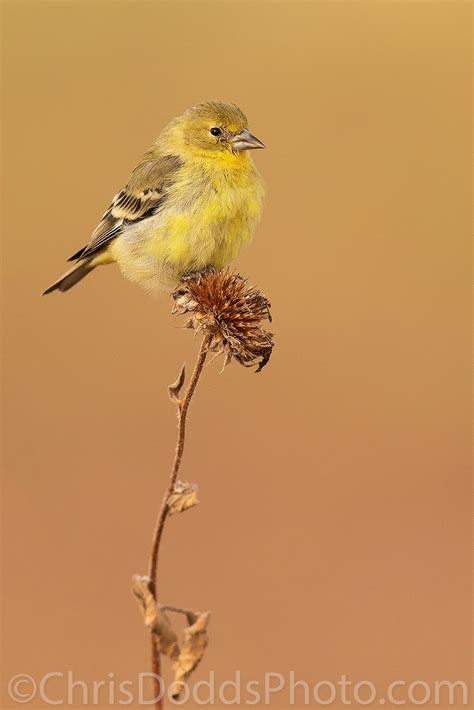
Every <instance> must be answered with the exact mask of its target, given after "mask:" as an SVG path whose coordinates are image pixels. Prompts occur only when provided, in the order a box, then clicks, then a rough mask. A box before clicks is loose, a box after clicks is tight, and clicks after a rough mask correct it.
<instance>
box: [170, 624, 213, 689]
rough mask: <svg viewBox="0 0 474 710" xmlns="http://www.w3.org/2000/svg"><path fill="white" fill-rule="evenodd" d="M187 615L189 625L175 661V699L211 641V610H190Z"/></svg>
mask: <svg viewBox="0 0 474 710" xmlns="http://www.w3.org/2000/svg"><path fill="white" fill-rule="evenodd" d="M186 616H187V619H188V623H189V626H187V627H186V629H185V630H184V634H183V642H182V644H181V651H180V654H179V656H178V658H177V659H176V660H175V661H174V663H173V671H174V681H173V684H172V686H171V695H172V697H173V698H175V699H176V698H178V697H179V696H180V694H181V692H182V690H183V684H184V681H185V680H186V678H188V677H189V675H190V674H191V673H192V672H193V671H194V669H195V668H196V667H197V666H198V664H199V662H200V661H201V659H202V657H203V655H204V651H205V650H206V647H207V644H208V643H209V637H208V635H207V626H208V623H209V619H210V616H211V612H210V611H204V612H202V613H193V612H188V614H187V615H186Z"/></svg>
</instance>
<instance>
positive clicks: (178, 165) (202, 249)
mask: <svg viewBox="0 0 474 710" xmlns="http://www.w3.org/2000/svg"><path fill="white" fill-rule="evenodd" d="M264 147H265V146H264V144H263V143H262V142H261V141H260V140H259V139H258V138H256V136H254V135H253V134H252V133H250V131H249V128H248V121H247V118H246V116H245V114H244V113H243V112H242V111H241V109H240V108H239V107H238V106H237V105H236V104H233V103H226V102H223V101H205V102H203V103H200V104H197V105H196V106H193V107H192V108H190V109H188V110H187V111H185V112H184V113H183V114H182V115H181V116H179V117H177V118H174V119H173V120H171V121H170V123H168V125H167V126H166V127H165V128H164V129H163V131H162V132H161V133H160V135H159V136H158V138H157V139H156V140H155V141H154V143H153V144H152V146H151V148H150V149H149V150H148V151H147V152H146V153H145V154H144V156H143V157H142V158H141V160H139V162H138V163H137V165H136V167H135V168H134V170H133V171H132V173H131V176H130V179H129V181H128V182H127V184H126V186H125V187H124V188H123V189H122V190H120V191H119V192H118V193H117V194H116V195H115V197H114V198H113V200H112V203H111V205H110V207H109V208H108V209H107V211H106V212H105V214H104V215H103V217H102V219H101V221H100V222H99V224H98V226H97V227H96V229H95V230H94V232H93V233H92V236H91V237H90V240H89V242H88V243H87V244H86V245H85V246H84V247H82V248H81V249H79V250H78V251H76V252H75V253H74V254H73V255H72V256H71V257H70V258H69V261H74V262H75V263H74V266H73V267H72V268H71V269H69V271H66V273H65V274H63V275H62V276H61V277H60V278H59V279H58V280H57V281H55V282H54V283H53V284H52V285H51V286H49V287H48V288H47V289H46V290H45V291H44V294H47V293H51V292H52V291H60V292H65V291H68V290H69V289H70V288H72V287H73V286H75V285H76V284H77V283H79V281H81V280H82V279H83V278H84V277H85V276H87V275H88V274H89V273H91V272H92V271H93V270H94V269H96V267H98V266H103V265H106V264H111V263H115V264H117V265H118V267H119V269H120V271H121V272H122V274H123V275H124V276H125V277H126V278H128V279H129V280H131V281H132V282H135V283H137V284H138V285H139V286H141V287H143V288H144V289H145V290H146V291H147V292H148V293H150V294H152V295H154V294H157V293H159V292H160V291H162V290H164V289H165V290H166V289H172V288H174V287H175V286H176V284H177V283H178V282H179V280H180V279H182V278H183V277H185V276H187V275H189V274H192V275H195V274H199V273H201V272H203V271H206V270H207V269H216V270H220V269H223V268H225V267H227V266H228V265H229V264H230V263H231V262H232V261H233V260H234V259H235V257H236V256H237V254H238V253H239V251H240V249H241V247H242V246H243V245H244V244H246V243H248V242H249V241H250V239H251V238H252V236H253V233H254V230H255V227H256V225H257V223H258V222H259V220H260V217H261V213H262V208H263V199H264V183H263V179H262V177H261V176H260V174H259V172H258V170H257V168H256V166H255V163H254V161H253V160H252V158H251V156H250V155H249V151H250V150H255V149H260V148H264Z"/></svg>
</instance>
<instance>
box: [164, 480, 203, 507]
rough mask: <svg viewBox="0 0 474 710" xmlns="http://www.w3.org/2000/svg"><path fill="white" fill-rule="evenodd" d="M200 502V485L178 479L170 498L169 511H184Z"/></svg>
mask: <svg viewBox="0 0 474 710" xmlns="http://www.w3.org/2000/svg"><path fill="white" fill-rule="evenodd" d="M198 503H199V498H198V487H197V485H196V484H195V483H184V482H183V481H176V483H175V484H174V489H173V492H172V493H171V495H170V497H169V498H168V513H169V515H174V513H183V512H184V511H185V510H188V508H193V507H194V506H195V505H197V504H198Z"/></svg>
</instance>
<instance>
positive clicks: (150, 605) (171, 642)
mask: <svg viewBox="0 0 474 710" xmlns="http://www.w3.org/2000/svg"><path fill="white" fill-rule="evenodd" d="M149 584H150V578H149V577H146V576H143V577H142V576H140V575H139V574H136V575H135V576H134V577H133V578H132V591H133V593H134V594H135V596H136V597H137V599H138V601H139V602H140V606H141V609H142V612H143V617H144V619H145V624H146V625H147V626H148V628H149V629H151V631H153V634H154V636H155V642H156V647H157V650H158V652H159V653H163V654H165V656H169V658H171V659H172V660H173V661H175V662H176V659H178V658H179V654H180V648H179V643H178V637H177V636H176V634H175V632H174V631H173V628H172V626H171V623H170V620H169V618H168V616H167V614H166V613H165V612H164V611H163V610H162V609H161V608H160V607H159V605H157V603H156V601H155V599H154V597H153V594H152V593H151V592H150V588H149Z"/></svg>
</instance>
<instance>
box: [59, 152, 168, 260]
mask: <svg viewBox="0 0 474 710" xmlns="http://www.w3.org/2000/svg"><path fill="white" fill-rule="evenodd" d="M181 165H182V161H181V159H180V158H179V157H178V156H176V155H163V156H161V157H153V158H151V157H149V155H145V157H144V159H143V160H142V161H141V162H140V163H139V164H138V165H137V167H136V168H135V170H134V171H133V173H132V175H131V177H130V180H129V182H128V184H127V185H126V187H125V188H124V189H123V190H120V192H118V193H117V194H116V195H115V197H114V199H113V200H112V204H111V205H110V207H109V209H108V210H107V212H105V214H104V216H103V217H102V219H101V221H100V222H99V224H98V225H97V227H96V229H95V230H94V232H93V233H92V236H91V238H90V241H89V243H88V244H86V246H85V247H83V248H82V249H79V251H77V252H76V253H75V254H73V255H72V256H71V257H69V259H68V261H75V260H76V259H84V258H85V257H88V256H91V254H95V253H96V252H97V251H99V250H100V249H102V248H103V247H104V246H105V245H106V244H107V243H108V242H110V241H111V240H112V239H115V238H116V237H118V235H119V234H121V233H122V232H123V229H124V227H125V226H127V225H129V224H133V223H137V222H139V221H140V220H142V219H146V218H147V217H151V216H152V215H153V214H155V212H156V211H157V210H158V209H159V208H160V207H162V205H163V204H164V203H165V201H166V196H167V188H168V187H169V185H170V184H171V182H172V181H173V177H174V175H175V173H176V172H177V170H179V168H180V167H181Z"/></svg>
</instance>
